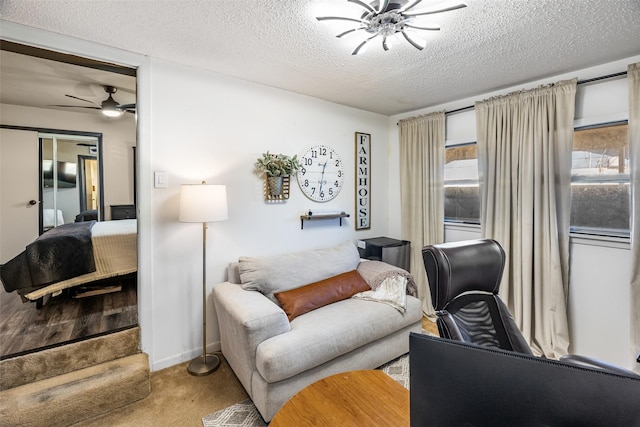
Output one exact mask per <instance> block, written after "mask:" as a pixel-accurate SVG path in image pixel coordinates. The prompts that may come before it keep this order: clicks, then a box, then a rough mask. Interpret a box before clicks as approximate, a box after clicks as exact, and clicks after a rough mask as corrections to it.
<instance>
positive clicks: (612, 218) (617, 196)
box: [571, 121, 630, 236]
mask: <svg viewBox="0 0 640 427" xmlns="http://www.w3.org/2000/svg"><path fill="white" fill-rule="evenodd" d="M627 127H628V126H627V123H626V121H625V122H618V123H607V124H603V125H598V126H589V127H584V128H577V129H575V131H574V134H573V155H572V165H571V231H572V232H582V233H589V234H601V235H613V236H620V235H628V233H629V191H630V189H629V139H628V137H627V135H628V134H627Z"/></svg>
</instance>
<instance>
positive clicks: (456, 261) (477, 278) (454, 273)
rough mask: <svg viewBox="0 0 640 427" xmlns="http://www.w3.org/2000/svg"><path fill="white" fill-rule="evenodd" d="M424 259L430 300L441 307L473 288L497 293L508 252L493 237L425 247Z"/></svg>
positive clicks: (435, 305) (438, 308)
mask: <svg viewBox="0 0 640 427" xmlns="http://www.w3.org/2000/svg"><path fill="white" fill-rule="evenodd" d="M422 260H423V261H424V266H425V269H426V272H427V278H428V279H429V288H430V290H431V302H432V304H433V307H434V308H435V309H436V310H442V309H443V308H444V307H445V306H446V305H447V304H448V303H449V301H451V300H453V299H454V298H455V297H457V296H458V295H460V294H463V293H465V292H470V291H481V292H490V293H492V294H497V293H498V290H499V289H500V279H502V272H503V270H504V263H505V253H504V250H503V249H502V246H500V244H499V243H498V242H497V241H495V240H492V239H477V240H466V241H462V242H453V243H443V244H438V245H430V246H425V247H424V248H423V249H422Z"/></svg>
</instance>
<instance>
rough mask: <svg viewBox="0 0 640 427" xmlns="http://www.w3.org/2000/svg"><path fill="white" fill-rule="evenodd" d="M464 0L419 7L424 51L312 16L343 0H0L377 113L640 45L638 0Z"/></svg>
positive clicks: (10, 17) (128, 43)
mask: <svg viewBox="0 0 640 427" xmlns="http://www.w3.org/2000/svg"><path fill="white" fill-rule="evenodd" d="M464 1H465V3H466V4H467V5H468V7H466V8H464V9H460V10H456V11H453V12H448V13H445V14H439V15H433V18H432V19H425V21H427V22H435V23H437V24H439V25H440V27H441V28H442V30H441V31H439V32H433V33H430V34H428V37H427V41H428V44H427V47H426V48H425V49H424V50H423V51H418V50H416V49H415V48H413V47H411V46H410V45H409V44H408V43H406V42H404V41H402V42H401V43H399V44H397V45H396V46H395V47H394V48H393V49H392V50H391V51H389V52H384V51H383V50H382V47H381V46H380V44H379V43H376V44H374V45H371V46H370V47H369V49H368V50H367V52H366V53H364V54H362V55H358V56H352V55H351V51H352V50H353V48H354V47H355V45H356V44H357V42H356V37H355V36H354V37H352V38H349V37H346V36H345V37H344V38H343V39H337V38H336V37H335V35H336V34H337V33H338V32H340V31H339V29H337V27H335V26H333V27H332V26H331V25H330V24H329V23H327V22H318V21H317V20H316V19H315V17H316V16H322V15H327V14H341V15H349V16H354V15H355V16H358V15H359V13H360V11H361V8H359V7H358V6H356V5H354V4H353V3H349V2H347V1H346V0H224V1H220V0H154V1H144V0H118V1H101V0H93V1H80V0H75V1H68V0H67V1H65V0H57V1H37V0H29V1H24V0H2V2H0V16H2V19H4V20H7V21H13V22H16V23H20V24H24V25H28V26H31V27H36V28H41V29H45V30H49V31H53V32H56V33H61V34H66V35H69V36H73V37H77V38H80V39H85V40H90V41H93V42H97V43H101V44H105V45H109V46H114V47H117V48H121V49H124V50H128V51H131V52H135V53H141V54H145V55H150V56H152V57H156V58H160V59H165V60H168V61H172V62H177V63H181V64H186V65H189V66H194V67H197V68H204V69H209V70H213V71H216V72H219V73H221V74H225V75H229V76H235V77H238V78H240V79H244V80H249V81H253V82H258V83H262V84H265V85H268V86H273V87H277V88H282V89H285V90H289V91H293V92H297V93H302V94H306V95H310V96H314V97H317V98H321V99H326V100H329V101H333V102H336V103H339V104H344V105H349V106H353V107H356V108H360V109H363V110H368V111H373V112H377V113H380V114H384V115H393V114H397V113H402V112H406V111H412V110H416V109H419V108H423V107H428V106H432V105H437V104H441V103H444V102H447V101H452V100H456V99H462V98H466V97H470V96H474V95H477V94H480V93H485V92H489V91H493V90H498V89H501V88H505V87H509V86H513V85H517V84H520V83H525V82H528V81H532V80H537V79H540V78H544V77H546V76H550V75H555V74H560V73H563V72H567V71H572V70H576V69H580V68H585V67H589V66H592V65H598V64H602V63H606V62H610V61H613V60H617V59H621V58H625V57H629V56H633V55H637V54H640V36H639V34H640V1H638V0H528V1H526V0H464ZM455 3H457V2H456V1H455V0H454V1H441V0H423V2H422V3H421V6H419V7H416V9H420V10H422V9H431V8H432V7H437V6H441V5H442V4H455ZM330 8H333V9H330ZM329 10H333V12H329ZM345 27H346V28H349V25H347V26H345V25H344V24H343V25H342V26H341V27H340V28H345Z"/></svg>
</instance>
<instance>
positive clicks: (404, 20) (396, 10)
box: [316, 0, 467, 55]
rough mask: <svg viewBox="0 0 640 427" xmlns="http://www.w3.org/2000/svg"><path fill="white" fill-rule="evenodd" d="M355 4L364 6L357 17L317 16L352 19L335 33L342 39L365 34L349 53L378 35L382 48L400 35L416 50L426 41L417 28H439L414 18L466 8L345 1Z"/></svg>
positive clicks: (408, 1)
mask: <svg viewBox="0 0 640 427" xmlns="http://www.w3.org/2000/svg"><path fill="white" fill-rule="evenodd" d="M347 2H350V3H355V4H357V5H358V6H360V7H361V8H362V9H363V12H362V14H361V16H360V17H346V16H319V17H317V18H316V19H317V20H318V21H331V20H334V21H346V22H353V23H355V25H353V24H352V25H353V27H352V28H350V29H347V30H346V31H344V32H342V33H340V34H338V35H337V36H336V37H338V38H342V37H344V36H346V35H348V34H356V33H360V34H363V35H364V39H361V40H360V42H359V44H358V45H357V46H356V48H355V49H354V50H353V52H351V54H352V55H357V54H359V53H363V52H364V51H365V49H366V44H367V43H369V41H371V40H373V39H375V38H377V37H380V38H381V39H382V48H383V49H384V50H385V51H387V50H389V49H391V45H392V42H393V41H394V40H395V39H397V38H399V36H400V35H402V37H404V39H405V40H406V41H407V42H409V43H410V44H411V45H412V46H413V47H415V48H416V49H418V50H422V49H424V48H425V46H426V44H427V42H426V41H425V40H422V39H421V38H419V37H417V36H416V35H415V33H417V30H423V31H439V30H440V27H438V26H434V25H428V26H425V25H423V24H420V23H419V22H418V21H417V19H419V18H420V17H422V16H426V15H435V14H439V13H444V12H451V11H453V10H458V9H462V8H465V7H467V5H466V4H464V3H458V4H454V5H451V6H441V7H440V8H439V9H432V10H423V11H417V10H416V11H414V10H413V8H414V7H416V6H418V5H419V3H420V2H422V0H365V1H362V0H347Z"/></svg>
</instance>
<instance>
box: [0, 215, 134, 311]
mask: <svg viewBox="0 0 640 427" xmlns="http://www.w3.org/2000/svg"><path fill="white" fill-rule="evenodd" d="M50 233H51V234H50ZM34 252H35V253H36V255H34ZM137 255H138V251H137V222H136V220H135V219H126V220H119V221H100V222H96V221H86V222H79V223H70V224H65V225H63V226H60V227H56V228H55V229H52V230H50V231H47V232H46V233H44V234H43V235H41V236H40V237H38V239H36V240H35V241H34V242H32V243H31V244H30V245H28V246H27V248H25V251H24V252H22V253H20V254H19V255H18V256H16V257H15V258H14V259H12V260H11V261H9V262H7V263H6V264H4V265H3V266H2V268H1V269H0V277H1V278H2V284H3V286H4V288H5V290H6V291H7V292H13V291H16V292H17V293H18V294H20V295H21V296H22V298H23V300H25V301H36V302H38V301H39V302H40V303H41V302H42V298H46V297H49V296H51V295H57V294H59V293H60V292H61V291H63V290H65V289H68V288H72V287H75V286H79V285H84V284H87V283H91V282H96V281H100V280H104V279H109V278H113V277H117V276H124V275H129V274H132V273H135V272H136V271H137V268H138V256H137Z"/></svg>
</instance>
